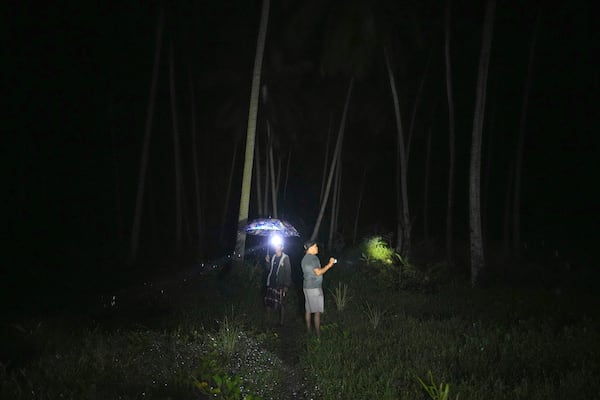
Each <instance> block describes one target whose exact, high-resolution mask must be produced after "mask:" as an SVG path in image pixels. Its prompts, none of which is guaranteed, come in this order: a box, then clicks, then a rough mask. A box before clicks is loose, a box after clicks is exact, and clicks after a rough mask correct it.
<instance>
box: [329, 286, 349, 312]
mask: <svg viewBox="0 0 600 400" xmlns="http://www.w3.org/2000/svg"><path fill="white" fill-rule="evenodd" d="M331 294H332V295H333V300H334V301H335V307H336V309H337V310H338V311H344V309H345V308H346V306H347V305H348V302H349V301H350V299H351V296H350V295H349V294H348V285H347V284H346V283H342V282H338V285H337V287H336V288H335V289H334V290H331Z"/></svg>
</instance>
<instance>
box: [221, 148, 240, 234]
mask: <svg viewBox="0 0 600 400" xmlns="http://www.w3.org/2000/svg"><path fill="white" fill-rule="evenodd" d="M237 152H238V144H237V143H234V144H233V156H232V157H231V168H230V170H229V179H228V180H227V191H226V192H225V204H223V215H222V216H221V237H220V242H221V243H223V238H224V237H225V228H226V226H227V211H228V210H229V202H230V198H231V189H232V187H233V175H234V172H235V162H236V160H237Z"/></svg>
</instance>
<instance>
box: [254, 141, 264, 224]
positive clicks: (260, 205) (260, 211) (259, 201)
mask: <svg viewBox="0 0 600 400" xmlns="http://www.w3.org/2000/svg"><path fill="white" fill-rule="evenodd" d="M254 150H255V151H254V165H255V167H256V172H255V173H254V174H253V175H254V179H255V183H256V185H255V189H256V204H257V206H258V215H259V216H260V217H263V216H264V215H265V213H264V211H263V202H262V183H261V169H260V140H258V141H257V144H256V146H255V147H254Z"/></svg>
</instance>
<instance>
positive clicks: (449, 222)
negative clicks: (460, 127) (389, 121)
mask: <svg viewBox="0 0 600 400" xmlns="http://www.w3.org/2000/svg"><path fill="white" fill-rule="evenodd" d="M451 4H452V1H451V0H448V2H447V5H446V26H445V35H444V36H445V41H444V60H445V64H446V94H447V95H448V153H449V154H448V156H449V160H448V161H449V162H448V164H449V165H448V202H447V206H446V260H447V262H448V265H449V266H451V267H452V266H453V265H454V243H453V240H452V239H453V236H454V235H453V233H454V226H453V223H454V222H453V218H454V167H455V164H456V155H455V154H456V152H455V149H454V146H455V145H454V143H455V139H454V100H453V94H452V69H451V62H450V10H451Z"/></svg>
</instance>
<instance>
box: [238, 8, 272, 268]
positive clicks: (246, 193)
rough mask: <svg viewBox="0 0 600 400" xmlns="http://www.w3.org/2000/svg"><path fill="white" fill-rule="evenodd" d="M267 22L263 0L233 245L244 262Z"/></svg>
mask: <svg viewBox="0 0 600 400" xmlns="http://www.w3.org/2000/svg"><path fill="white" fill-rule="evenodd" d="M268 21H269V0H263V4H262V12H261V17H260V28H259V31H258V39H257V41H256V56H255V58H254V72H253V75H252V90H251V93H250V108H249V111H248V130H247V132H246V153H245V155H244V171H243V175H242V192H241V195H240V209H239V215H238V232H237V237H236V243H235V252H234V257H235V259H236V260H237V261H238V262H240V263H242V262H243V261H244V255H245V248H246V233H245V232H244V230H243V227H244V225H245V224H246V223H247V221H248V208H249V205H250V189H251V187H250V186H251V183H252V165H253V157H254V138H255V134H256V117H257V114H258V100H259V94H260V93H259V89H260V76H261V71H262V62H263V53H264V50H265V41H266V38H267V25H268Z"/></svg>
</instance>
